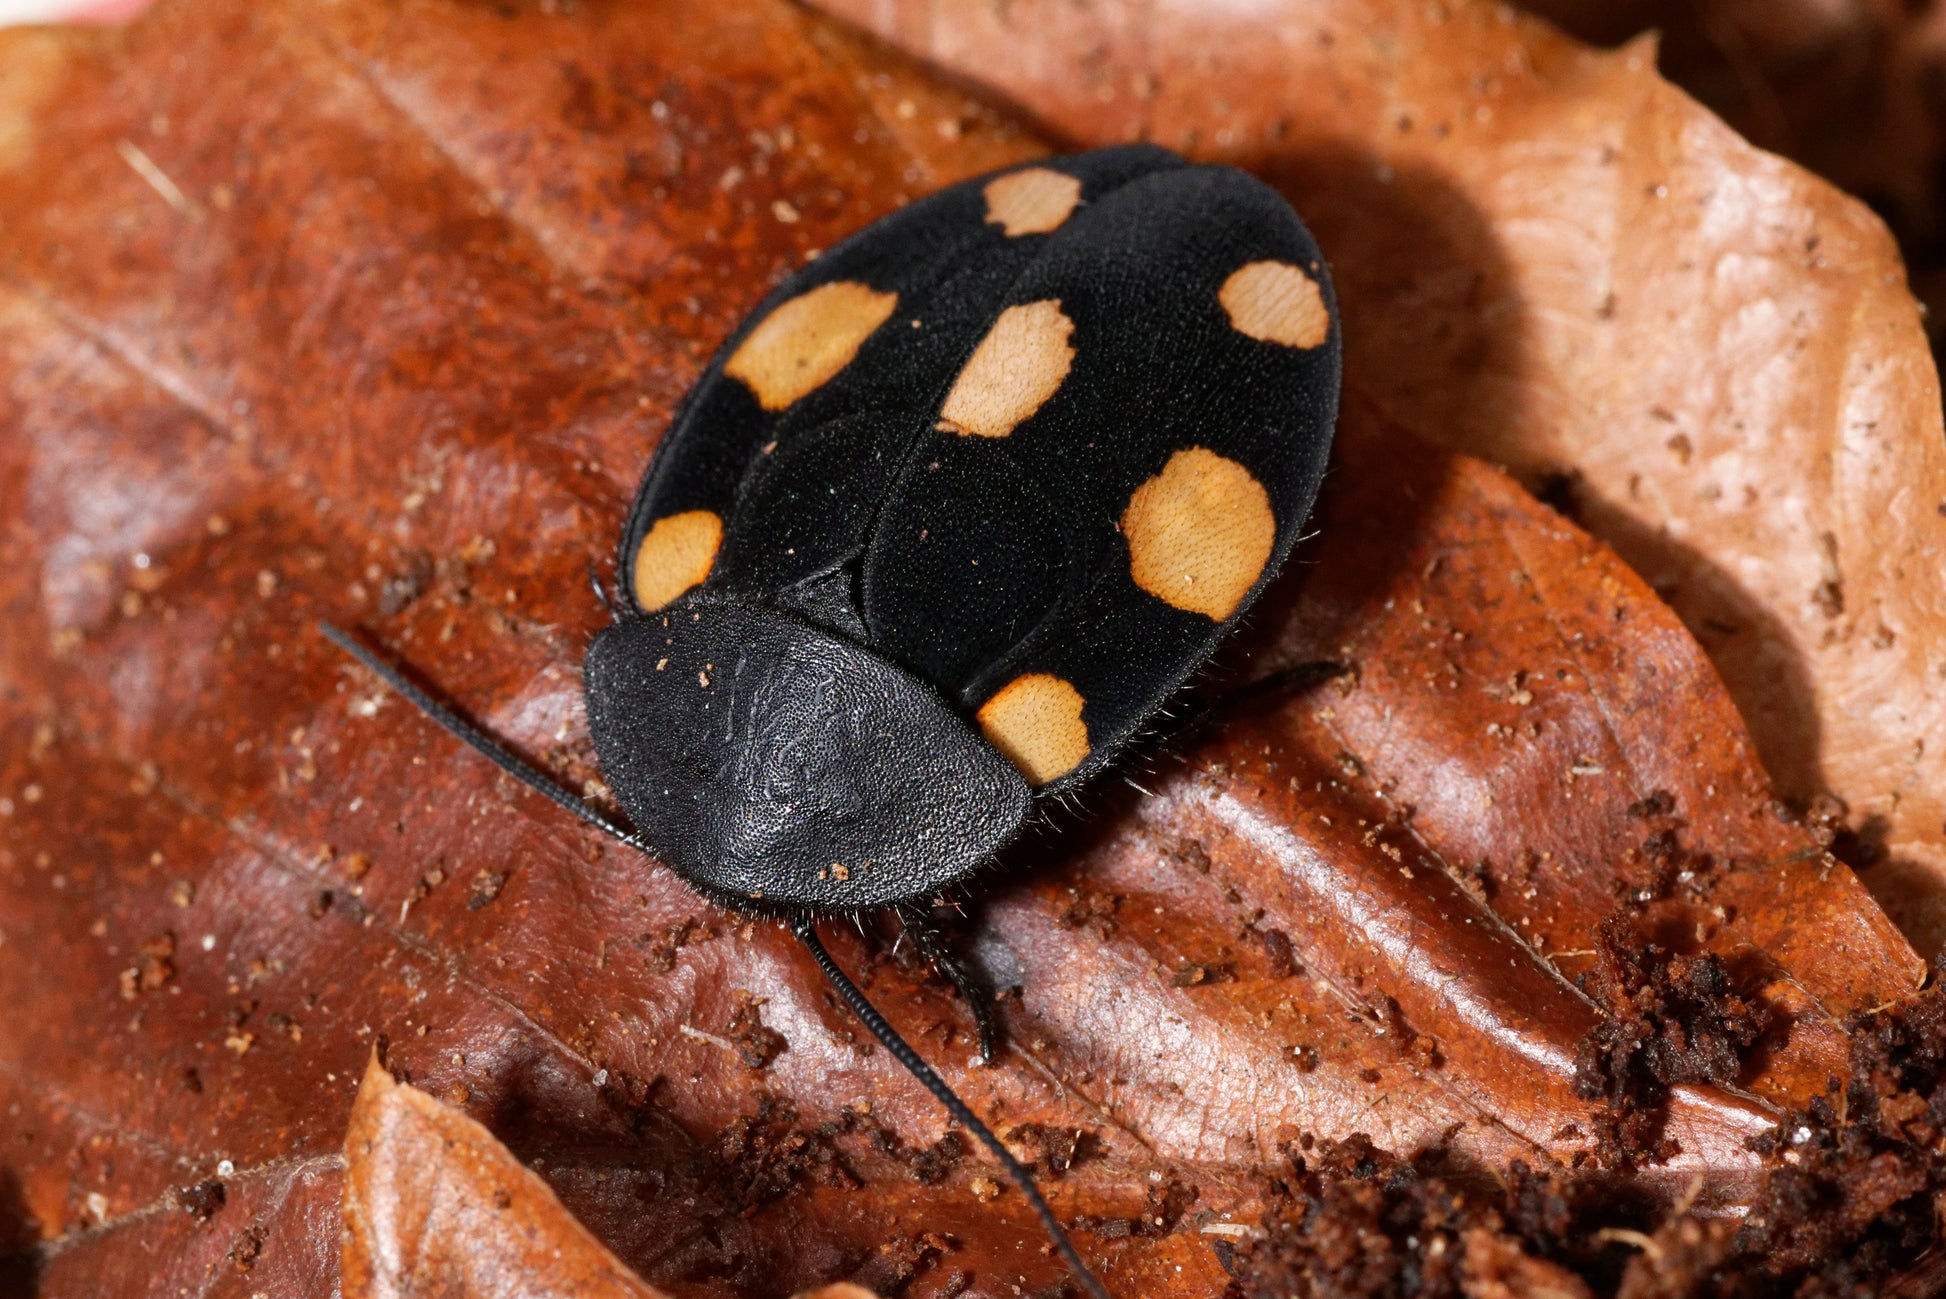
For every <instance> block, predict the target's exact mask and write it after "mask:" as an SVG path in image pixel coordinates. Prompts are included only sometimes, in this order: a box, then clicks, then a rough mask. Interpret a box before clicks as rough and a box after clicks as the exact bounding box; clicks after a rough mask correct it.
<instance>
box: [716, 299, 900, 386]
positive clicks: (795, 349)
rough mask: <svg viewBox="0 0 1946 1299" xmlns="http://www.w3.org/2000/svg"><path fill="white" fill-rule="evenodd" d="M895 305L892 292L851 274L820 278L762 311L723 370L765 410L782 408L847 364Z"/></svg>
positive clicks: (828, 378) (821, 384) (897, 302)
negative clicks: (827, 280)
mask: <svg viewBox="0 0 1946 1299" xmlns="http://www.w3.org/2000/svg"><path fill="white" fill-rule="evenodd" d="M898 305H899V295H898V294H896V293H880V292H879V291H878V290H876V289H874V288H872V287H870V286H869V285H865V284H859V283H857V282H855V281H852V280H838V281H835V282H833V283H831V284H820V285H819V286H818V287H817V288H815V289H812V290H811V291H810V292H808V293H803V294H800V295H798V296H797V297H795V298H792V299H791V300H790V301H789V302H786V303H784V304H783V305H782V306H780V307H778V308H777V310H775V311H773V312H771V313H770V314H769V315H768V316H765V317H764V318H763V321H762V322H761V323H760V324H758V326H757V327H756V328H755V329H753V330H751V331H750V334H749V337H747V338H745V339H744V340H743V342H742V343H741V344H739V345H738V346H737V350H736V351H735V353H733V354H732V355H731V357H730V359H729V362H728V363H727V364H726V365H724V367H723V373H725V374H727V375H729V376H731V377H732V378H735V379H741V380H743V382H744V383H745V384H747V385H748V386H749V388H750V391H751V392H753V393H755V394H756V395H757V404H758V405H760V406H762V407H763V408H764V409H765V410H782V409H784V407H786V406H788V405H790V404H791V403H792V402H794V401H796V400H797V399H798V398H800V397H802V396H804V395H805V394H807V393H810V392H814V391H816V390H817V389H818V388H820V387H822V386H823V385H824V384H825V383H827V382H828V381H829V380H830V379H831V377H832V376H833V375H835V374H837V373H838V371H840V370H842V369H844V368H845V367H846V366H847V365H850V364H851V358H852V357H854V356H857V355H858V349H859V347H860V346H862V345H863V344H864V342H865V340H866V339H867V338H869V337H871V334H872V331H873V330H875V329H877V328H878V327H879V326H880V325H882V324H884V323H885V321H886V318H887V317H888V316H890V315H891V314H892V312H893V309H894V308H896V307H897V306H898Z"/></svg>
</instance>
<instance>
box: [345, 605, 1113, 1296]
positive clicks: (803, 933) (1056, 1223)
mask: <svg viewBox="0 0 1946 1299" xmlns="http://www.w3.org/2000/svg"><path fill="white" fill-rule="evenodd" d="M318 630H319V631H321V632H323V633H324V635H325V637H326V638H327V639H329V640H330V641H331V643H332V644H334V645H336V646H337V647H338V648H339V649H341V650H343V651H344V652H345V653H347V654H349V655H351V656H352V657H353V658H354V659H357V660H358V662H360V663H361V664H363V665H364V666H365V667H367V668H369V669H371V671H373V672H375V673H376V674H378V677H379V679H380V680H382V681H384V682H385V684H386V685H388V686H390V687H392V689H394V690H396V691H398V692H399V694H401V695H403V696H404V697H405V699H406V700H407V702H409V703H411V704H412V705H413V706H414V707H416V708H418V709H419V711H420V712H422V713H424V714H425V715H426V716H428V717H430V718H432V719H433V721H435V722H437V723H439V725H440V726H442V727H444V728H445V729H446V730H447V731H449V732H450V733H451V734H453V735H454V736H455V737H457V738H458V739H460V740H463V741H464V742H465V743H466V744H467V745H468V746H469V747H471V748H473V749H474V750H476V751H477V752H478V753H479V754H480V755H481V756H482V757H484V758H486V759H487V760H488V761H489V762H491V763H493V765H494V766H496V767H498V768H500V770H502V771H504V772H506V773H507V774H508V775H509V776H512V777H513V778H514V779H515V780H517V781H519V782H520V783H521V784H523V785H525V786H527V788H529V789H531V790H533V791H534V792H535V793H537V794H540V795H542V796H544V797H546V798H548V799H550V800H552V801H553V802H555V803H558V804H559V805H560V806H562V807H564V808H566V809H567V810H568V811H570V812H572V813H574V814H575V815H576V816H578V817H580V818H581V819H582V820H583V821H586V822H587V823H588V824H589V825H591V826H593V827H594V828H595V829H597V830H600V831H601V832H602V833H603V834H606V835H608V836H609V837H611V838H613V839H617V840H620V841H621V842H622V843H625V844H627V845H628V846H629V847H631V848H634V849H637V850H638V851H640V852H644V853H647V854H648V855H650V856H655V855H656V852H655V849H654V848H653V847H652V846H651V845H650V844H649V843H648V841H646V840H645V839H643V838H641V836H639V835H637V834H635V833H634V832H633V831H631V830H629V829H626V828H625V827H623V826H622V825H621V824H620V823H619V822H617V821H616V820H614V818H612V817H610V816H608V815H607V814H606V813H605V812H603V811H602V810H601V809H600V808H597V807H594V806H592V805H590V804H589V803H588V802H587V801H586V800H584V799H580V798H577V797H575V796H574V795H573V794H571V793H569V792H568V791H567V790H565V789H563V788H562V787H561V786H560V784H559V783H557V782H556V781H555V780H554V779H553V778H551V777H549V776H547V775H546V774H544V773H542V772H541V771H538V770H536V769H535V768H534V767H533V766H532V765H530V764H529V763H527V762H525V761H523V760H522V759H521V758H520V757H518V756H516V755H515V754H513V753H511V752H509V751H508V750H507V749H506V748H505V747H504V746H503V745H501V743H500V742H499V741H498V740H496V739H494V738H493V737H492V736H490V735H488V734H487V733H486V732H485V731H483V730H481V729H480V728H479V727H477V726H475V725H473V723H471V722H469V721H467V720H466V719H465V718H463V717H461V716H460V715H459V714H458V713H456V712H454V711H453V710H452V709H450V708H448V707H446V705H444V704H442V703H440V702H439V701H438V700H437V699H434V698H433V697H432V696H431V695H429V694H427V693H426V692H425V691H424V690H422V689H420V688H419V687H418V686H416V685H414V684H413V683H412V682H411V681H409V680H407V679H406V677H405V676H404V674H403V673H401V672H400V671H399V670H398V669H397V668H395V667H393V666H392V665H391V664H389V663H387V662H385V660H383V659H381V658H379V657H378V656H377V655H376V654H374V653H372V652H371V651H370V650H368V649H366V648H365V647H364V646H363V645H361V644H359V643H358V642H357V641H355V640H353V639H352V638H351V637H350V636H349V635H347V634H346V633H345V632H343V631H341V630H339V629H338V628H336V627H334V626H332V625H331V624H330V623H328V622H321V623H319V624H318ZM791 932H792V933H794V934H796V935H797V937H798V939H799V941H801V942H802V943H803V944H804V946H805V947H807V948H809V949H810V952H811V955H812V957H813V958H815V959H816V961H817V963H818V966H819V968H820V969H822V970H823V971H824V976H825V978H827V979H829V980H831V985H832V986H833V987H835V988H836V989H837V990H838V995H839V996H841V997H843V998H844V999H845V1003H846V1004H847V1005H849V1006H850V1007H851V1009H852V1013H853V1014H855V1015H857V1016H858V1018H859V1019H860V1020H862V1021H863V1022H864V1025H865V1027H866V1028H868V1029H870V1030H871V1032H872V1036H873V1037H876V1038H877V1039H878V1040H879V1041H880V1042H882V1043H883V1044H884V1045H885V1049H886V1050H888V1051H890V1052H891V1053H892V1058H893V1059H895V1060H897V1061H898V1062H899V1063H900V1064H902V1065H904V1066H905V1068H906V1071H907V1072H908V1073H910V1074H911V1075H912V1076H913V1077H914V1078H917V1079H918V1080H919V1081H920V1082H921V1083H923V1084H924V1085H925V1088H926V1090H927V1091H929V1092H931V1093H932V1094H933V1095H934V1096H935V1097H937V1098H938V1100H939V1103H940V1104H941V1105H943V1106H945V1107H946V1112H947V1113H948V1114H951V1115H952V1116H953V1118H954V1119H955V1120H956V1121H957V1122H958V1123H959V1125H960V1126H961V1127H963V1128H965V1129H966V1130H967V1131H968V1132H971V1133H972V1134H973V1135H974V1136H976V1137H978V1138H979V1139H980V1143H981V1144H982V1145H984V1146H985V1147H986V1148H987V1149H988V1150H990V1151H992V1152H993V1156H994V1158H996V1159H998V1160H999V1161H1000V1163H1001V1166H1002V1167H1004V1168H1005V1169H1006V1170H1007V1175H1008V1176H1009V1177H1011V1178H1013V1180H1014V1184H1015V1185H1016V1186H1018V1187H1020V1190H1021V1193H1022V1194H1023V1195H1025V1196H1026V1197H1027V1202H1028V1203H1029V1204H1031V1205H1032V1206H1033V1208H1034V1213H1035V1216H1037V1217H1038V1218H1039V1219H1040V1220H1041V1226H1042V1227H1044V1228H1046V1229H1047V1234H1048V1235H1049V1236H1050V1237H1051V1238H1052V1239H1053V1241H1054V1246H1055V1248H1056V1249H1058V1250H1060V1251H1061V1257H1062V1258H1064V1259H1066V1260H1067V1264H1068V1267H1069V1268H1070V1269H1071V1270H1072V1271H1073V1272H1074V1275H1075V1277H1076V1278H1077V1279H1079V1280H1080V1282H1081V1284H1082V1285H1084V1286H1085V1287H1087V1290H1088V1293H1089V1294H1091V1295H1093V1296H1094V1299H1110V1296H1109V1294H1108V1291H1107V1290H1106V1289H1104V1288H1103V1286H1102V1284H1101V1282H1100V1281H1098V1280H1096V1279H1095V1274H1094V1273H1093V1272H1091V1271H1090V1270H1089V1269H1088V1265H1087V1264H1086V1263H1084V1262H1082V1261H1081V1255H1080V1254H1078V1253H1076V1252H1075V1248H1074V1244H1073V1242H1072V1241H1070V1240H1069V1239H1068V1234H1067V1232H1066V1231H1064V1230H1062V1227H1061V1223H1060V1220H1059V1219H1057V1218H1056V1217H1055V1216H1054V1210H1053V1209H1051V1208H1049V1207H1048V1203H1047V1201H1046V1199H1044V1198H1043V1197H1042V1196H1041V1192H1040V1188H1039V1187H1038V1186H1036V1185H1034V1177H1033V1174H1031V1173H1029V1172H1028V1171H1027V1169H1026V1168H1025V1167H1023V1166H1022V1165H1021V1162H1020V1161H1019V1160H1018V1159H1015V1158H1014V1157H1013V1152H1011V1151H1010V1150H1008V1149H1007V1148H1006V1147H1005V1146H1004V1145H1002V1144H1000V1138H998V1137H996V1136H994V1135H993V1131H992V1129H990V1128H988V1127H987V1125H986V1124H984V1123H982V1122H980V1120H979V1118H978V1116H976V1115H975V1114H974V1113H973V1111H972V1110H971V1109H969V1108H968V1107H967V1104H966V1102H965V1101H963V1100H961V1099H960V1098H959V1097H958V1095H956V1094H955V1093H954V1091H953V1089H952V1088H951V1087H948V1086H947V1085H946V1081H945V1079H943V1078H941V1077H940V1076H939V1075H938V1074H936V1073H934V1072H933V1070H932V1066H931V1065H929V1064H927V1063H926V1062H925V1061H924V1060H922V1059H920V1058H919V1053H918V1052H917V1051H914V1050H913V1049H912V1048H911V1047H910V1046H908V1045H906V1040H905V1039H904V1038H902V1037H900V1036H899V1034H898V1031H897V1030H896V1029H894V1028H893V1027H892V1026H891V1025H890V1024H888V1023H887V1022H886V1021H885V1016H883V1015H881V1014H879V1013H878V1008H877V1007H876V1006H874V1005H872V1003H871V1002H870V1001H869V1000H867V999H866V997H865V994H864V993H863V992H861V991H859V988H858V985H857V984H855V983H853V982H852V981H851V980H850V979H849V978H847V977H846V975H845V972H844V971H843V970H841V969H839V968H838V963H837V962H836V961H834V960H832V959H831V953H830V952H827V951H826V950H825V949H824V944H823V943H822V942H820V941H819V940H818V933H817V930H816V929H815V928H813V926H812V923H811V921H810V920H808V919H804V918H800V919H796V920H793V921H792V922H791ZM979 1009H980V1008H977V1007H976V1016H977V1015H978V1010H979ZM980 1018H981V1021H982V1023H981V1027H982V1030H983V1031H982V1038H983V1041H982V1049H983V1050H984V1051H989V1052H990V1048H989V1047H987V1046H986V1040H987V1039H990V1035H991V1029H990V1027H988V1025H987V1023H986V1021H985V1018H984V1017H983V1016H982V1017H980ZM989 1058H991V1057H990V1055H989Z"/></svg>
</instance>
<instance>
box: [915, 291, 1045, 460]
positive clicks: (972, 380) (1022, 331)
mask: <svg viewBox="0 0 1946 1299" xmlns="http://www.w3.org/2000/svg"><path fill="white" fill-rule="evenodd" d="M1073 332H1074V322H1073V321H1072V320H1069V319H1068V318H1067V317H1066V316H1064V315H1062V314H1061V304H1060V303H1059V302H1058V301H1047V302H1029V303H1027V304H1026V305H1024V306H1019V307H1008V308H1007V309H1006V310H1005V311H1003V312H1001V313H1000V318H999V319H998V320H996V321H994V322H993V328H991V329H989V330H988V331H987V335H986V337H985V338H983V339H981V340H980V345H979V346H978V347H976V348H974V349H973V355H972V356H970V357H968V358H967V359H966V364H965V365H964V366H962V367H961V368H960V372H959V377H958V378H957V379H955V380H953V388H952V391H951V392H948V393H947V394H946V401H945V403H944V404H943V405H942V406H940V408H939V428H940V429H941V430H943V431H946V432H951V433H971V434H976V435H978V436H979V437H983V438H1003V437H1006V436H1007V434H1009V433H1011V432H1013V431H1014V429H1015V428H1017V427H1019V425H1020V423H1021V421H1023V420H1025V419H1026V418H1027V417H1028V416H1030V415H1032V414H1033V413H1034V412H1035V411H1037V410H1039V409H1040V408H1041V406H1042V405H1043V404H1044V403H1045V402H1046V401H1047V399H1048V398H1049V397H1052V396H1053V395H1054V394H1055V393H1056V392H1057V391H1059V390H1060V387H1061V382H1062V380H1064V379H1066V378H1067V377H1068V367H1069V366H1070V365H1072V364H1073V363H1074V349H1073V348H1072V347H1069V346H1068V336H1069V335H1070V334H1072V333H1073Z"/></svg>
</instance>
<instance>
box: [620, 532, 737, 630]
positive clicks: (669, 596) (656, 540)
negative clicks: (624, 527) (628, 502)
mask: <svg viewBox="0 0 1946 1299" xmlns="http://www.w3.org/2000/svg"><path fill="white" fill-rule="evenodd" d="M722 544H723V520H721V519H719V518H717V517H716V516H715V515H714V514H711V513H710V512H709V511H708V510H687V511H684V512H683V513H681V514H671V515H670V516H669V517H668V518H666V519H657V520H656V521H655V526H654V527H652V528H650V529H649V535H648V536H646V537H644V538H642V544H641V545H640V546H638V547H636V550H635V571H634V585H635V602H636V603H637V604H639V605H641V606H642V608H643V609H645V610H647V611H648V612H650V613H654V612H655V611H656V610H657V609H660V608H661V607H662V606H663V605H665V604H667V603H669V602H670V601H671V600H673V599H675V598H676V597H677V596H679V595H681V594H682V593H683V592H684V591H687V590H688V589H689V588H690V587H692V586H695V585H697V584H698V583H700V582H701V581H702V580H703V579H704V578H706V577H708V576H709V570H710V565H712V564H714V563H715V562H716V550H717V547H719V546H721V545H722Z"/></svg>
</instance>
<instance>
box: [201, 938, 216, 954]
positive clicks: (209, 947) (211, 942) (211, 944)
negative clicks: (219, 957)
mask: <svg viewBox="0 0 1946 1299" xmlns="http://www.w3.org/2000/svg"><path fill="white" fill-rule="evenodd" d="M203 950H204V951H206V952H213V951H215V950H216V935H215V934H204V935H203Z"/></svg>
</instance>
